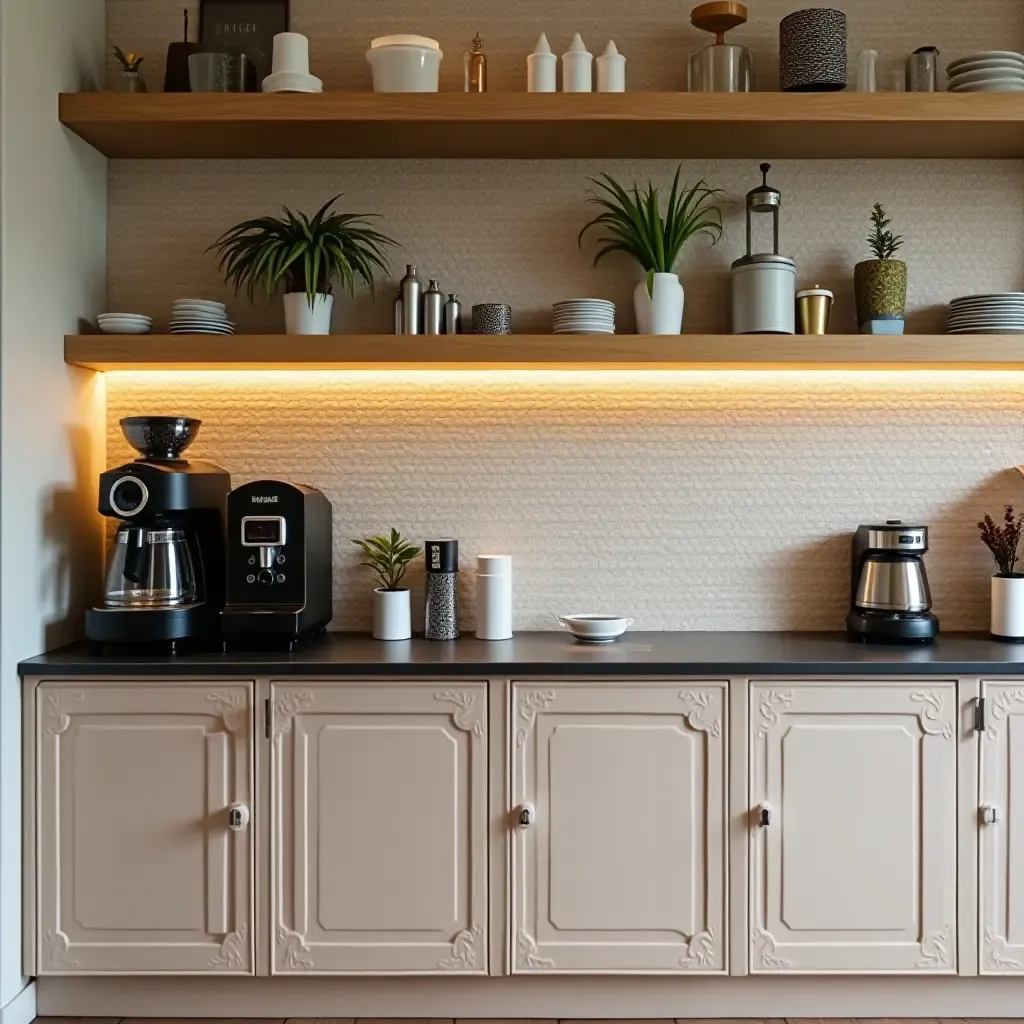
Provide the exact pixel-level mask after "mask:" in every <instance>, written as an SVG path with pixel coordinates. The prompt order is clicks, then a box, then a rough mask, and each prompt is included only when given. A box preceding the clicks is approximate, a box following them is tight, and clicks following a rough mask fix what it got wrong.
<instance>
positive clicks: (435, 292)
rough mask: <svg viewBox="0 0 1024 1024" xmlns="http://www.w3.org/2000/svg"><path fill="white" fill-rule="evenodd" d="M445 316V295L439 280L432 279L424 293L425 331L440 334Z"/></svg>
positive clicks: (425, 332)
mask: <svg viewBox="0 0 1024 1024" xmlns="http://www.w3.org/2000/svg"><path fill="white" fill-rule="evenodd" d="M443 317H444V296H443V295H442V294H441V289H440V288H438V286H437V282H436V281H434V280H433V279H431V282H430V287H429V288H427V290H426V291H425V292H424V293H423V333H424V334H440V333H441V326H442V323H443Z"/></svg>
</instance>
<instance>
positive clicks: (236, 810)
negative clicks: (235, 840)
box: [228, 803, 249, 832]
mask: <svg viewBox="0 0 1024 1024" xmlns="http://www.w3.org/2000/svg"><path fill="white" fill-rule="evenodd" d="M248 825H249V808H248V807H246V806H245V804H239V803H234V804H231V805H230V806H229V807H228V828H229V829H231V831H232V832H241V831H242V830H243V829H245V828H247V827H248Z"/></svg>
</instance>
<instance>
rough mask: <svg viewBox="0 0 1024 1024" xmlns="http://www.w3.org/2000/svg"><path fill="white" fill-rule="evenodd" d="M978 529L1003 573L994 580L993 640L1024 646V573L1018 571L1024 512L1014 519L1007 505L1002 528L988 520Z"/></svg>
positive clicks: (1023, 528) (997, 566) (1011, 508)
mask: <svg viewBox="0 0 1024 1024" xmlns="http://www.w3.org/2000/svg"><path fill="white" fill-rule="evenodd" d="M978 529H979V530H980V531H981V539H982V541H983V543H984V544H985V546H986V547H987V548H988V549H989V551H991V552H992V558H993V559H994V561H995V563H996V568H997V569H998V570H999V571H998V572H997V573H996V574H995V576H993V577H992V622H991V632H992V638H993V639H994V640H1009V641H1011V642H1013V643H1024V573H1020V572H1016V571H1015V570H1016V567H1017V561H1018V558H1019V556H1018V554H1017V548H1018V546H1019V545H1020V538H1021V532H1022V531H1024V512H1022V513H1021V514H1020V515H1014V511H1013V506H1012V505H1006V506H1005V507H1004V508H1003V521H1002V524H1001V525H998V526H997V525H996V524H995V522H993V520H992V517H991V516H985V518H984V519H983V520H982V521H981V522H980V523H978Z"/></svg>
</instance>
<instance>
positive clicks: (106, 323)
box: [96, 313, 153, 334]
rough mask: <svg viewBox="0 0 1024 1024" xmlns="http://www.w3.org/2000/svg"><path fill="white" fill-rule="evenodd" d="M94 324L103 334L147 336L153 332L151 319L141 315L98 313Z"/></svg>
mask: <svg viewBox="0 0 1024 1024" xmlns="http://www.w3.org/2000/svg"><path fill="white" fill-rule="evenodd" d="M96 322H97V324H99V328H100V330H101V331H102V332H103V333H104V334H149V332H150V331H151V330H153V319H152V317H148V316H143V314H142V313H100V315H99V316H98V317H96Z"/></svg>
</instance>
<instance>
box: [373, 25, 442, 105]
mask: <svg viewBox="0 0 1024 1024" xmlns="http://www.w3.org/2000/svg"><path fill="white" fill-rule="evenodd" d="M442 57H444V54H443V53H442V52H441V48H440V46H439V45H438V42H437V40H436V39H430V38H428V37H427V36H409V35H399V36H381V37H379V38H378V39H374V40H373V42H372V43H371V44H370V49H369V50H368V51H367V53H366V60H367V62H368V63H369V65H370V68H371V70H372V72H373V91H374V92H437V90H438V79H439V74H440V69H441V59H442Z"/></svg>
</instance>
